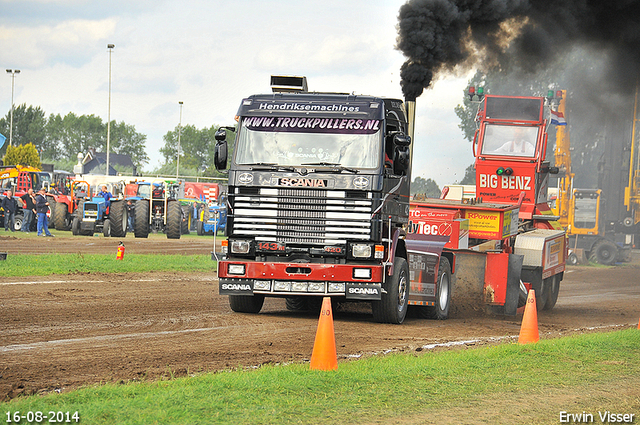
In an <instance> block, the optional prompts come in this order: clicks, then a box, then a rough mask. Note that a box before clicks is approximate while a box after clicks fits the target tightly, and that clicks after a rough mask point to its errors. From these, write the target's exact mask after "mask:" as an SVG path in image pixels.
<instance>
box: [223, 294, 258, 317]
mask: <svg viewBox="0 0 640 425" xmlns="http://www.w3.org/2000/svg"><path fill="white" fill-rule="evenodd" d="M263 304H264V295H257V294H256V295H253V296H252V295H229V307H231V310H233V311H235V312H236V313H254V314H255V313H260V310H262V305H263Z"/></svg>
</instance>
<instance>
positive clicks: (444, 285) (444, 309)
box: [421, 257, 453, 320]
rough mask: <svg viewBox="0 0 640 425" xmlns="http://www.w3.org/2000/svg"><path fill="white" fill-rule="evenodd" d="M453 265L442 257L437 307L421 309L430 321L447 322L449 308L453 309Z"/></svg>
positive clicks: (439, 270) (439, 268)
mask: <svg viewBox="0 0 640 425" xmlns="http://www.w3.org/2000/svg"><path fill="white" fill-rule="evenodd" d="M452 289H453V288H452V286H451V265H450V264H449V260H447V259H446V258H444V257H440V266H439V267H438V283H437V288H436V305H435V306H433V307H426V308H423V309H421V311H423V312H424V313H426V317H427V318H429V319H436V320H445V319H448V318H449V308H450V307H451V293H452V292H453V291H452Z"/></svg>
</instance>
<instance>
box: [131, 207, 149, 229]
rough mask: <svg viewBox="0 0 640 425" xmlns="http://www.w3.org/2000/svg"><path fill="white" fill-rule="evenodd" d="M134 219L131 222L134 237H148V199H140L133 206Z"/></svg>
mask: <svg viewBox="0 0 640 425" xmlns="http://www.w3.org/2000/svg"><path fill="white" fill-rule="evenodd" d="M134 211H135V214H136V219H135V220H134V222H133V226H134V227H133V233H134V235H135V237H136V238H148V237H149V201H148V200H146V199H140V200H139V201H137V202H136V207H135V210H134Z"/></svg>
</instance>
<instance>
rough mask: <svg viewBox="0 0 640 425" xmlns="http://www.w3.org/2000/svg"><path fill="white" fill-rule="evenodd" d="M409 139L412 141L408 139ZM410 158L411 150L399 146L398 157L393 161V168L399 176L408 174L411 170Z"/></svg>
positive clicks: (397, 149)
mask: <svg viewBox="0 0 640 425" xmlns="http://www.w3.org/2000/svg"><path fill="white" fill-rule="evenodd" d="M408 139H410V138H409V137H408ZM409 164H410V158H409V148H408V147H406V146H398V147H397V148H396V155H395V158H394V160H393V168H394V170H395V171H396V173H397V174H406V172H407V170H408V169H409Z"/></svg>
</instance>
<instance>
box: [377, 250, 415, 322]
mask: <svg viewBox="0 0 640 425" xmlns="http://www.w3.org/2000/svg"><path fill="white" fill-rule="evenodd" d="M385 289H386V293H384V292H383V294H382V298H381V299H380V301H372V302H371V309H372V310H373V318H374V320H375V321H376V322H380V323H394V324H400V323H402V322H403V321H404V318H405V317H406V315H407V307H408V306H409V265H408V264H407V260H405V259H404V258H402V257H396V260H395V262H394V263H393V276H391V278H390V279H389V280H388V281H387V284H386V285H385Z"/></svg>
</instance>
